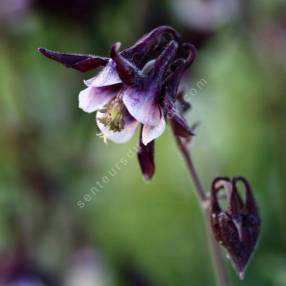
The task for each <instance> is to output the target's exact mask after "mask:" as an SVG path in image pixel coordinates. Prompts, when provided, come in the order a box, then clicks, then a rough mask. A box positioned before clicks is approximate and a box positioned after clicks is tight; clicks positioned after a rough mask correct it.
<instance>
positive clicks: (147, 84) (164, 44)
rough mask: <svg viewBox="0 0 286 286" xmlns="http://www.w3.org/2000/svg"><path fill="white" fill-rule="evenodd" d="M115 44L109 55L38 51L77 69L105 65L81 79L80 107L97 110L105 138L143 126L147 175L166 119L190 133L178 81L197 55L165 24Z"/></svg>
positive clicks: (124, 136)
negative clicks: (124, 44) (132, 41)
mask: <svg viewBox="0 0 286 286" xmlns="http://www.w3.org/2000/svg"><path fill="white" fill-rule="evenodd" d="M119 49H120V43H115V44H114V45H113V46H112V49H111V57H110V58H105V57H98V56H94V55H81V54H67V53H59V52H55V51H50V50H47V49H44V48H40V49H39V51H40V52H41V53H42V54H43V55H45V56H47V57H48V58H50V59H53V60H56V61H58V62H61V63H63V64H64V65H65V66H67V67H70V68H73V69H76V70H79V71H81V72H86V71H88V70H91V69H94V68H97V67H100V66H101V67H103V68H102V70H101V71H100V72H99V73H98V74H97V75H96V76H94V77H93V78H91V79H89V80H87V81H85V85H86V88H85V89H84V90H82V91H81V92H80V94H79V108H81V109H82V110H83V111H85V112H87V113H93V112H96V122H97V126H98V128H99V129H100V132H101V133H100V136H102V137H103V138H104V141H107V139H109V140H111V141H113V142H115V143H125V142H127V141H128V140H129V139H130V138H131V137H132V136H133V134H134V133H135V131H136V128H137V127H138V125H140V126H141V132H140V145H139V146H140V148H139V152H138V159H139V163H140V166H141V168H142V171H143V174H144V176H145V178H146V179H149V178H151V177H152V176H153V174H154V170H155V165H154V140H155V139H157V138H158V137H159V136H160V135H161V134H162V133H163V132H164V130H165V127H166V121H167V120H170V121H171V123H172V124H171V126H172V128H173V129H174V132H175V134H176V135H178V136H181V137H187V138H188V137H190V136H191V135H192V131H191V129H190V128H189V126H188V124H187V122H186V120H185V119H184V117H183V116H182V113H181V112H179V110H178V109H177V104H178V103H180V100H179V97H178V94H179V92H178V88H179V83H180V81H181V79H182V76H183V74H184V72H185V71H186V69H187V68H188V67H189V66H190V64H191V63H192V62H193V60H194V58H195V49H194V47H193V46H192V45H190V44H185V43H181V40H180V36H179V35H178V33H177V32H176V31H175V30H174V29H172V28H171V27H168V26H161V27H158V28H156V29H154V30H152V31H151V32H150V33H148V34H147V35H145V36H143V37H142V38H141V39H140V40H139V41H137V42H136V43H135V44H134V45H133V46H131V47H130V48H127V49H125V50H123V51H122V52H119Z"/></svg>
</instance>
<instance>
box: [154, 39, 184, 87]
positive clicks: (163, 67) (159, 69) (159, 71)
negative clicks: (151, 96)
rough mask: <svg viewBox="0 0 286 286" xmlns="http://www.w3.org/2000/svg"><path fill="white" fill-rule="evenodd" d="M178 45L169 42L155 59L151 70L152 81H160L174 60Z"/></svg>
mask: <svg viewBox="0 0 286 286" xmlns="http://www.w3.org/2000/svg"><path fill="white" fill-rule="evenodd" d="M178 46H179V45H178V43H177V42H175V41H171V42H169V43H168V45H167V46H166V47H165V49H164V50H163V52H162V53H161V54H160V56H159V57H158V58H157V59H156V61H155V65H154V69H153V72H152V73H153V79H154V80H156V81H161V80H162V78H163V76H164V75H165V73H166V71H167V69H168V67H169V65H170V63H171V62H172V60H173V59H174V57H175V55H176V52H177V50H178Z"/></svg>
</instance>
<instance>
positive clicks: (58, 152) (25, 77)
mask: <svg viewBox="0 0 286 286" xmlns="http://www.w3.org/2000/svg"><path fill="white" fill-rule="evenodd" d="M285 19H286V9H285V1H283V0H273V1H267V0H263V1H261V0H256V1H246V0H245V1H239V0H145V1H134V0H122V1H119V0H118V1H116V0H112V1H103V0H73V1H68V0H63V1H56V0H34V1H32V0H0V285H1V286H2V285H5V286H6V285H11V286H12V285H13V286H16V285H17V286H20V285H21V286H23V285H25V286H41V285H53V286H55V285H67V286H77V285H81V286H92V285H94V286H112V285H120V286H121V285H123V286H129V285H137V286H174V285H180V286H187V285H188V286H189V285H215V280H214V275H213V271H212V267H211V262H210V256H209V251H208V247H207V240H206V237H205V236H206V233H205V228H204V225H203V219H202V214H201V211H200V208H199V205H198V202H197V198H196V195H195V193H194V190H193V187H192V184H191V181H190V179H189V177H188V174H187V171H186V168H185V165H184V162H183V160H182V158H181V156H180V154H179V152H178V150H177V149H176V144H175V143H174V140H173V138H172V135H171V132H170V130H167V132H165V133H164V135H163V136H162V137H160V139H159V140H158V141H157V145H156V168H157V170H156V175H155V177H154V179H153V180H152V181H151V182H150V183H148V184H147V183H145V182H144V180H143V178H142V175H141V173H140V170H139V166H138V163H137V159H136V155H135V153H134V151H133V149H132V148H134V147H135V146H136V144H137V141H138V136H134V138H133V139H132V141H131V142H130V143H128V144H124V145H115V144H113V143H109V144H108V145H105V144H103V142H102V140H101V139H100V138H98V137H97V136H96V134H97V133H98V130H97V128H96V124H95V118H94V115H90V114H86V113H84V112H82V111H81V110H79V109H78V107H77V104H78V99H77V96H78V93H79V91H80V90H82V89H83V88H84V84H83V79H88V78H90V77H91V76H92V75H93V74H94V73H93V72H91V73H90V74H84V75H83V74H80V73H77V72H75V71H73V70H69V69H65V68H64V67H63V66H61V65H58V64H56V63H54V62H51V61H49V60H47V59H46V58H44V57H43V56H41V55H40V54H38V53H37V51H36V49H37V47H41V46H43V47H47V48H50V49H55V50H60V51H67V52H82V53H95V54H100V55H108V54H109V50H110V47H111V44H112V43H114V42H116V41H121V42H122V43H123V45H124V46H125V47H127V46H129V45H130V44H132V43H133V42H134V41H135V40H136V39H138V37H139V36H141V35H142V34H144V33H146V32H148V31H149V30H151V29H152V28H154V27H156V26H158V25H161V24H167V25H171V26H173V27H174V28H176V29H177V30H178V31H179V32H180V33H181V34H182V35H183V37H184V39H185V40H186V41H190V42H192V43H194V44H195V45H196V47H197V48H198V51H199V56H198V58H197V60H196V62H195V63H194V65H193V66H192V68H191V71H190V73H189V74H188V76H187V77H186V78H185V82H184V83H183V87H184V88H185V90H186V91H187V94H188V99H189V100H190V102H191V104H192V110H191V111H190V112H189V113H188V115H187V117H188V121H189V122H190V123H193V122H195V121H200V122H201V125H200V127H199V128H198V129H197V132H196V133H197V136H196V137H195V139H194V140H193V142H192V148H193V155H194V160H195V162H196V164H197V166H198V170H199V172H200V174H201V176H202V178H203V183H204V185H205V187H206V188H207V189H209V187H210V184H211V181H212V179H213V178H214V177H215V176H217V175H226V176H234V175H243V176H246V177H248V179H249V180H250V182H251V184H252V186H253V189H254V192H255V195H256V198H257V201H258V204H259V206H260V210H261V215H262V219H263V227H262V235H261V240H260V243H259V246H258V249H257V252H256V255H255V256H254V257H253V259H252V261H251V263H250V266H249V269H248V271H247V274H246V278H245V280H244V281H239V280H238V278H237V277H236V275H235V273H234V271H233V269H232V267H231V266H230V263H227V264H228V271H229V275H230V278H231V282H232V285H245V286H247V285H260V286H264V285H267V286H272V285H275V286H282V285H286V231H285V228H286V227H285V222H284V219H285V217H286V216H285V208H286V195H285V189H284V186H285V181H286V176H285V171H286V160H285V159H286V158H285V157H286V156H285V151H284V147H285V146H286V133H285V124H286V112H285V103H286V97H285V90H286V53H285V51H286V32H285V31H286V20H285ZM202 79H203V80H204V82H205V84H203V85H200V84H198V82H200V81H201V80H202ZM122 162H124V164H123V163H122ZM114 170H115V171H114ZM100 186H101V187H100ZM96 187H97V189H96ZM21 283H22V284H21ZM25 283H26V284H25Z"/></svg>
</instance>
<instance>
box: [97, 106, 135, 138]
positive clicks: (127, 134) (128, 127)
mask: <svg viewBox="0 0 286 286" xmlns="http://www.w3.org/2000/svg"><path fill="white" fill-rule="evenodd" d="M103 115H104V114H103V113H102V112H99V111H98V112H97V114H96V119H97V120H96V123H97V126H98V128H99V130H100V131H101V133H102V136H103V137H104V138H107V139H109V140H111V141H113V142H114V143H119V144H121V143H126V142H127V141H129V140H130V139H131V138H132V136H133V135H134V133H135V131H136V127H137V126H138V122H137V121H136V120H134V119H130V116H128V118H126V120H125V127H124V129H123V130H121V131H120V132H113V131H111V130H109V128H108V127H106V126H105V125H104V124H102V123H101V122H100V121H99V120H98V119H99V118H101V117H102V116H103Z"/></svg>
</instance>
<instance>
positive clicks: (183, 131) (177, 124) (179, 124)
mask: <svg viewBox="0 0 286 286" xmlns="http://www.w3.org/2000/svg"><path fill="white" fill-rule="evenodd" d="M170 121H171V124H172V128H173V130H174V134H175V135H176V136H180V137H185V138H189V137H190V136H193V135H194V133H193V131H192V129H191V128H190V126H189V125H188V123H187V121H186V119H185V118H184V117H183V116H182V115H181V114H179V113H178V112H174V113H172V114H171V116H170Z"/></svg>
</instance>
